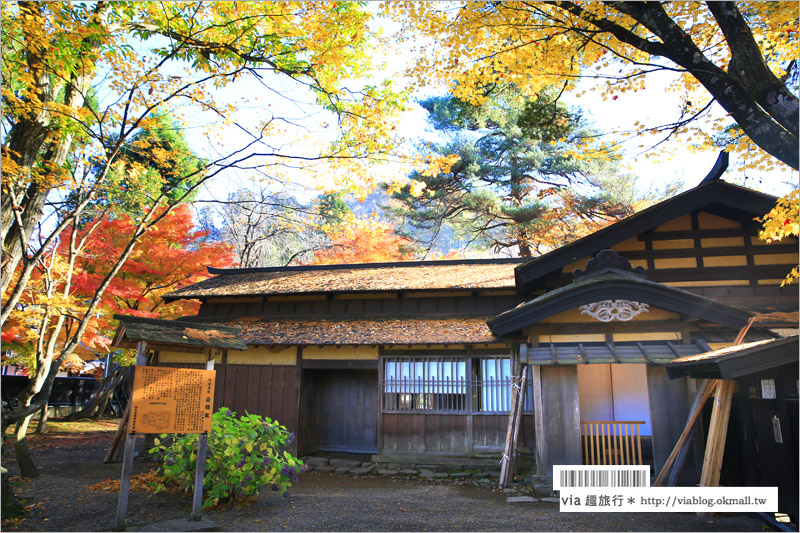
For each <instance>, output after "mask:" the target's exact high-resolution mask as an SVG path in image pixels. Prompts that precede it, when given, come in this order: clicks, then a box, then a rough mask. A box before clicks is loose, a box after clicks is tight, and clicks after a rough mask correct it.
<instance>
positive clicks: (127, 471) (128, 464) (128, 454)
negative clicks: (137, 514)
mask: <svg viewBox="0 0 800 533" xmlns="http://www.w3.org/2000/svg"><path fill="white" fill-rule="evenodd" d="M137 438H138V435H128V436H127V437H125V453H124V455H123V456H122V477H121V478H120V481H119V499H118V500H117V524H116V531H125V520H126V517H127V515H128V497H129V496H130V491H131V473H132V471H133V456H134V454H135V452H136V439H137Z"/></svg>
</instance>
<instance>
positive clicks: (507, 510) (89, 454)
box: [3, 433, 763, 531]
mask: <svg viewBox="0 0 800 533" xmlns="http://www.w3.org/2000/svg"><path fill="white" fill-rule="evenodd" d="M109 439H110V434H108V433H98V434H96V435H94V436H93V437H92V439H91V440H90V441H88V442H86V440H85V439H84V441H83V442H81V443H80V444H79V445H77V446H74V445H71V444H72V443H70V442H69V441H65V442H64V443H63V444H61V445H59V444H57V443H56V444H54V445H53V446H51V447H49V448H46V449H41V450H39V451H37V452H35V457H36V460H37V465H38V466H39V467H40V470H41V472H42V474H43V475H42V476H40V477H39V478H37V479H35V480H33V481H29V482H25V483H21V484H18V485H15V491H16V493H17V496H19V497H21V498H28V499H29V502H28V503H29V504H32V505H33V507H32V508H31V511H30V514H29V515H28V516H27V517H26V518H25V519H23V520H21V521H19V522H17V523H11V524H10V523H5V524H4V528H3V529H5V530H17V531H111V530H113V527H114V517H115V512H116V506H117V493H116V492H104V491H94V490H89V487H90V486H91V485H93V484H95V483H99V482H101V481H104V480H107V479H109V478H118V477H119V475H120V465H119V464H113V465H104V464H102V463H101V461H102V457H103V455H104V454H105V451H106V448H107V446H108V442H109ZM53 442H55V441H53ZM8 452H9V450H8V449H7V448H4V450H3V464H4V466H6V468H8V469H9V470H10V471H11V473H12V474H14V473H16V471H17V469H16V465H15V464H14V461H13V458H12V457H11V456H7V455H6V454H7V453H8ZM149 469H150V465H148V464H145V463H138V462H137V463H135V465H134V473H140V472H145V471H147V470H149ZM190 508H191V502H190V497H189V495H185V496H182V495H175V494H164V493H162V494H156V495H154V494H151V493H149V492H139V491H136V492H132V493H131V503H130V508H129V513H128V519H129V523H130V524H146V523H153V522H157V521H162V520H168V519H176V518H183V517H186V516H188V515H189V512H190ZM206 516H207V517H208V518H211V519H212V520H215V521H216V522H217V523H219V524H220V525H221V526H222V528H223V530H224V531H763V527H762V526H763V524H762V523H761V522H760V521H758V520H756V519H755V518H753V517H751V516H746V515H723V516H713V517H698V516H696V515H695V514H691V513H685V514H678V513H664V514H650V513H639V514H633V513H629V514H578V513H571V514H562V513H560V512H559V511H558V506H557V505H555V504H545V503H507V502H506V498H505V496H502V495H501V494H498V493H495V492H492V491H491V490H489V489H485V488H479V487H474V486H466V485H465V486H459V485H455V484H452V483H447V482H444V483H432V482H423V481H416V480H404V479H384V478H363V479H355V478H351V477H349V476H335V475H325V474H315V473H310V474H306V475H305V476H302V477H301V480H300V482H299V483H298V484H297V485H296V486H295V487H293V488H292V490H291V495H290V496H289V498H286V499H284V498H281V497H280V496H277V495H275V494H273V493H265V494H263V495H262V496H261V497H259V498H258V499H257V500H256V501H255V502H253V503H252V504H249V505H247V504H242V505H230V506H226V507H221V508H218V509H215V510H213V511H210V512H208V513H207V515H206Z"/></svg>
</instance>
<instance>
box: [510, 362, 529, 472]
mask: <svg viewBox="0 0 800 533" xmlns="http://www.w3.org/2000/svg"><path fill="white" fill-rule="evenodd" d="M527 381H528V366H527V365H526V366H525V367H524V368H523V369H522V379H521V380H520V386H519V391H518V392H517V394H518V396H519V399H518V401H517V416H516V420H515V421H514V437H513V438H512V439H511V457H510V461H509V471H510V475H509V476H508V478H511V479H514V474H516V472H517V448H518V444H519V428H520V426H522V413H523V412H524V411H525V386H526V385H527ZM508 478H507V479H506V482H508Z"/></svg>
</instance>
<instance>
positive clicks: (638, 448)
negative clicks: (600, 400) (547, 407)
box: [581, 420, 645, 465]
mask: <svg viewBox="0 0 800 533" xmlns="http://www.w3.org/2000/svg"><path fill="white" fill-rule="evenodd" d="M644 424H645V422H638V421H636V422H632V421H609V420H602V421H598V420H581V433H582V434H583V464H585V465H640V464H642V437H641V435H640V431H639V426H642V425H644Z"/></svg>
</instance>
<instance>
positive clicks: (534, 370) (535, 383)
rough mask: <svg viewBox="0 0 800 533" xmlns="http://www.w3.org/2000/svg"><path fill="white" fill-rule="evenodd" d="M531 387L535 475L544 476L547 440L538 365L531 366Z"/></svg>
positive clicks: (540, 374)
mask: <svg viewBox="0 0 800 533" xmlns="http://www.w3.org/2000/svg"><path fill="white" fill-rule="evenodd" d="M531 385H532V390H533V398H532V400H533V423H534V431H533V434H534V438H535V439H536V473H537V474H538V475H540V476H545V475H547V466H546V464H547V439H546V438H545V434H544V424H545V421H544V411H543V404H542V368H541V367H540V366H539V365H532V366H531Z"/></svg>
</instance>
